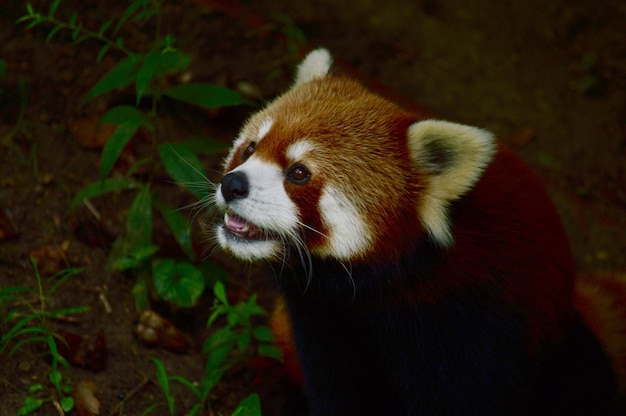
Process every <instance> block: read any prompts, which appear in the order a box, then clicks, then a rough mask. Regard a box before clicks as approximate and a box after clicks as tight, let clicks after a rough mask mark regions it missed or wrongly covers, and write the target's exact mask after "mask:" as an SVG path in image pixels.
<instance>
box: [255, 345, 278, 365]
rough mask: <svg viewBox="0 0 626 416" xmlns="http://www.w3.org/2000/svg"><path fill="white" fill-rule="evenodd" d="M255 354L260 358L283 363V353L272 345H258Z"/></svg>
mask: <svg viewBox="0 0 626 416" xmlns="http://www.w3.org/2000/svg"><path fill="white" fill-rule="evenodd" d="M257 353H258V354H259V355H260V356H262V357H269V358H273V359H275V360H278V361H283V351H282V350H281V349H280V348H278V347H277V346H276V345H273V344H261V345H259V346H258V348H257Z"/></svg>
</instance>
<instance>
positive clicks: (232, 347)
mask: <svg viewBox="0 0 626 416" xmlns="http://www.w3.org/2000/svg"><path fill="white" fill-rule="evenodd" d="M213 294H214V295H215V300H214V303H213V306H212V308H211V309H212V313H211V316H210V317H209V320H208V322H207V326H209V327H210V326H212V325H214V324H215V323H216V322H217V320H218V319H219V318H225V320H226V324H225V325H224V326H222V327H220V328H218V329H216V330H215V331H214V332H213V333H212V334H211V336H210V337H209V338H208V339H207V340H206V341H205V343H204V346H203V348H202V351H203V352H205V353H207V354H208V356H209V359H208V360H207V364H206V367H205V376H204V379H203V383H204V384H205V386H204V388H205V389H206V390H207V391H208V390H210V389H211V388H213V386H215V384H217V382H218V381H219V380H220V378H221V377H222V375H223V374H224V373H225V372H226V370H228V369H229V368H231V367H232V366H233V365H235V364H237V363H240V362H242V361H245V360H248V359H250V358H251V357H252V356H254V355H257V354H258V355H261V356H265V357H271V358H275V359H277V360H281V359H282V353H281V351H280V349H279V348H278V347H277V346H276V345H275V344H274V338H273V336H272V332H271V330H270V329H269V327H268V326H267V325H258V324H256V323H254V322H253V318H254V317H258V316H262V315H265V314H266V312H265V311H264V310H263V308H261V307H260V306H259V305H257V302H256V294H253V295H251V296H250V297H249V298H248V299H247V300H245V301H240V302H238V303H237V304H235V305H232V304H231V303H230V302H229V301H228V298H227V296H226V288H225V287H224V285H223V284H222V283H221V282H219V281H218V282H216V283H215V285H214V287H213ZM253 340H254V343H253V342H252V341H253ZM251 346H253V347H255V348H254V349H256V351H254V350H253V351H250V347H251Z"/></svg>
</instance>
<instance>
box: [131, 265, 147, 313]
mask: <svg viewBox="0 0 626 416" xmlns="http://www.w3.org/2000/svg"><path fill="white" fill-rule="evenodd" d="M149 291H150V289H149V288H148V281H147V277H146V276H145V273H144V274H140V276H139V278H138V279H137V281H136V282H135V284H134V285H133V289H132V293H133V299H135V310H136V311H137V312H142V311H145V310H148V309H150V299H149Z"/></svg>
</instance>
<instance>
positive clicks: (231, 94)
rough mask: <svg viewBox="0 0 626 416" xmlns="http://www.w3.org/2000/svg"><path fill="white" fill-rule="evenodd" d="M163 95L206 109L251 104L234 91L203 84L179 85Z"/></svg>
mask: <svg viewBox="0 0 626 416" xmlns="http://www.w3.org/2000/svg"><path fill="white" fill-rule="evenodd" d="M163 94H164V95H167V96H168V97H170V98H173V99H175V100H178V101H182V102H185V103H189V104H194V105H198V106H200V107H204V108H216V107H226V106H232V105H241V104H250V102H249V101H248V100H246V99H245V98H243V97H242V96H241V95H239V94H238V93H236V92H235V91H233V90H230V89H228V88H225V87H222V86H219V85H209V84H202V83H191V84H182V85H177V86H174V87H172V88H170V89H168V90H166V91H165V92H164V93H163Z"/></svg>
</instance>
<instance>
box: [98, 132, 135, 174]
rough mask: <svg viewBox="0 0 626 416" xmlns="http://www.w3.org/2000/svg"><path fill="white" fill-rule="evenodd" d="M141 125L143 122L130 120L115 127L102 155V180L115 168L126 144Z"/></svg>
mask: <svg viewBox="0 0 626 416" xmlns="http://www.w3.org/2000/svg"><path fill="white" fill-rule="evenodd" d="M140 126H141V123H137V122H128V123H124V124H120V125H119V126H118V127H117V128H116V129H115V132H113V134H112V135H111V137H110V138H109V140H108V141H107V142H106V144H105V145H104V148H103V149H102V155H101V156H100V178H101V180H104V179H105V178H106V176H107V175H108V174H109V172H110V171H111V169H113V165H115V162H116V161H117V159H118V158H119V157H120V154H121V153H122V150H123V149H124V146H126V145H127V144H128V142H129V141H130V139H132V138H133V136H134V135H135V133H136V132H137V130H138V129H139V127H140Z"/></svg>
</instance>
